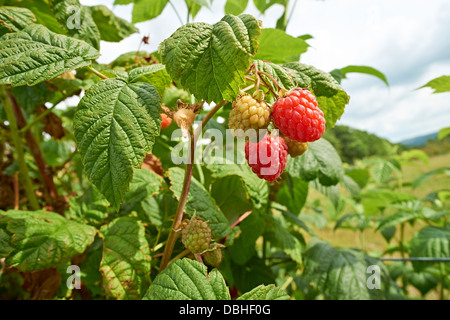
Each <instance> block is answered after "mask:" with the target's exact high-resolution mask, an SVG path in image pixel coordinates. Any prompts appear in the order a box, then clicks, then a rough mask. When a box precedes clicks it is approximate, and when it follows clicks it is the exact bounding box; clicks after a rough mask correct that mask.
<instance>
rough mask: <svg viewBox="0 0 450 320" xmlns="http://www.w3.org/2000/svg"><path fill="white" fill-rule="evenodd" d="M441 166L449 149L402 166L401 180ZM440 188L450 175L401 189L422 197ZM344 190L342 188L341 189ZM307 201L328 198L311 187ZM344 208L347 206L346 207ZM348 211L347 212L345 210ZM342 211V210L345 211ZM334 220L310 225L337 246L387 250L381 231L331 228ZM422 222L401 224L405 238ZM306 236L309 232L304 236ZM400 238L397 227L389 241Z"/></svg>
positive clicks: (449, 160) (449, 183)
mask: <svg viewBox="0 0 450 320" xmlns="http://www.w3.org/2000/svg"><path fill="white" fill-rule="evenodd" d="M442 167H450V153H448V154H444V155H437V156H433V157H430V162H429V164H428V165H424V164H423V163H417V165H411V166H405V167H403V179H404V180H403V181H404V182H405V183H408V182H412V181H413V180H414V179H415V178H416V177H417V176H419V175H421V174H423V173H426V172H429V171H432V170H435V169H438V168H442ZM440 189H450V176H447V175H445V174H440V175H436V176H434V177H432V178H431V179H430V180H428V181H427V182H426V183H424V184H422V185H421V186H419V187H418V188H417V189H413V188H411V187H405V188H404V189H403V190H402V191H403V192H408V193H411V194H413V195H414V196H416V197H418V198H423V197H425V196H426V195H427V194H429V193H430V192H433V191H436V190H440ZM343 192H345V190H343ZM308 198H309V201H313V200H315V199H320V200H321V201H329V200H328V199H327V198H326V197H324V196H323V195H322V194H320V193H319V192H318V191H316V190H313V189H310V195H309V197H308ZM447 206H448V207H450V201H447ZM346 211H347V210H346ZM346 213H347V212H346ZM344 214H345V213H344ZM334 225H335V222H328V224H327V225H326V227H325V228H323V229H318V228H313V229H314V231H315V232H316V234H317V235H318V236H319V237H320V238H321V239H323V240H325V241H328V242H330V243H332V244H333V245H335V246H336V247H344V248H348V247H353V248H362V247H363V248H364V250H366V251H367V252H369V253H370V254H376V255H377V254H381V253H382V252H383V251H384V250H386V247H387V245H386V240H385V239H384V238H383V236H382V235H381V234H380V232H377V231H375V230H374V229H366V230H364V233H363V234H362V235H361V233H360V232H359V231H355V230H351V229H337V230H333V228H334ZM424 226H425V223H423V222H420V223H416V224H415V225H414V226H411V225H409V224H406V225H405V228H404V240H405V241H409V240H410V239H411V237H412V236H413V235H414V233H415V232H416V231H418V230H420V229H421V228H422V227H424ZM307 238H309V236H307ZM399 238H400V231H399V230H397V231H396V234H395V237H394V238H393V239H392V240H391V242H390V243H391V244H392V245H395V244H396V243H398V241H399ZM390 256H393V257H394V256H395V257H399V256H400V254H399V253H396V254H394V255H384V257H390ZM410 294H411V296H413V297H415V296H416V297H419V296H420V293H419V292H418V291H417V290H416V289H415V288H411V292H410ZM438 298H439V297H438V295H437V294H436V292H435V291H432V292H430V293H429V294H428V295H427V296H426V299H438Z"/></svg>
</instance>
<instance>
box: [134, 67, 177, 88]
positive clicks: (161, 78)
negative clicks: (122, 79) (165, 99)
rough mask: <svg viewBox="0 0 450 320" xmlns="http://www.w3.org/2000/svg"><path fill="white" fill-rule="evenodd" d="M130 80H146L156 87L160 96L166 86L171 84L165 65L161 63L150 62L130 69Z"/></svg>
mask: <svg viewBox="0 0 450 320" xmlns="http://www.w3.org/2000/svg"><path fill="white" fill-rule="evenodd" d="M129 77H130V80H129V81H130V82H147V83H149V84H151V85H152V86H154V87H155V88H156V89H158V92H159V94H160V95H161V96H162V95H163V94H164V91H165V90H166V88H168V87H170V85H171V84H172V79H170V76H169V74H168V73H167V71H166V67H165V66H164V65H162V64H152V65H150V66H145V67H138V68H135V69H132V70H130V73H129Z"/></svg>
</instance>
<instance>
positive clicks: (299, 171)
mask: <svg viewBox="0 0 450 320" xmlns="http://www.w3.org/2000/svg"><path fill="white" fill-rule="evenodd" d="M286 171H287V172H289V174H290V175H291V176H292V177H297V178H300V179H303V180H306V181H311V180H314V179H316V178H319V182H320V183H321V184H322V185H324V186H332V185H336V184H337V183H338V182H339V181H340V180H341V178H342V176H343V175H344V169H343V167H342V162H341V158H340V157H339V155H338V153H337V152H336V150H335V149H334V147H333V146H332V145H331V144H330V143H329V142H328V141H327V140H325V139H324V138H322V139H320V140H318V141H315V142H312V143H310V144H309V148H308V150H307V151H306V152H305V153H304V154H303V155H302V156H301V157H297V158H289V160H288V164H287V166H286Z"/></svg>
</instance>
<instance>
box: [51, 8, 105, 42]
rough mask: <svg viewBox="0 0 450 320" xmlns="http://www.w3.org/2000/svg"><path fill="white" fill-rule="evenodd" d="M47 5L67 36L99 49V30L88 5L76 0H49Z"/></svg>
mask: <svg viewBox="0 0 450 320" xmlns="http://www.w3.org/2000/svg"><path fill="white" fill-rule="evenodd" d="M49 6H50V8H51V10H52V11H53V13H54V15H55V17H56V19H57V20H58V21H59V23H60V24H61V25H62V26H63V27H64V28H65V29H66V30H67V33H68V34H69V36H71V37H74V38H76V39H80V40H84V41H86V42H87V43H89V44H90V45H92V46H93V47H94V48H96V49H100V31H99V30H98V27H97V25H96V24H95V22H94V19H93V18H92V15H91V12H90V10H89V8H88V7H85V6H82V5H81V4H80V2H79V1H78V0H63V1H61V0H49Z"/></svg>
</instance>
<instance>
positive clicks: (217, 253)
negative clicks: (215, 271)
mask: <svg viewBox="0 0 450 320" xmlns="http://www.w3.org/2000/svg"><path fill="white" fill-rule="evenodd" d="M222 247H223V246H222V245H220V244H218V243H215V244H211V245H210V247H209V250H208V251H206V252H205V253H204V254H203V260H204V261H205V263H207V264H208V265H210V266H211V267H218V266H219V265H220V263H221V262H222V257H223V254H222Z"/></svg>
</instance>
